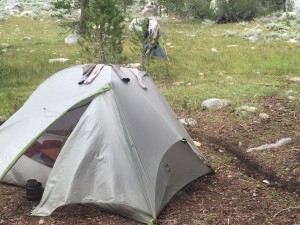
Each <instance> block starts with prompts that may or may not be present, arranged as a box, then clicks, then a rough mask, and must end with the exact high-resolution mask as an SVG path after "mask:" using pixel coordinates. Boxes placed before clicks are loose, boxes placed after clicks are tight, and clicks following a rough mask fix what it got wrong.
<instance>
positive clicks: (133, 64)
mask: <svg viewBox="0 0 300 225" xmlns="http://www.w3.org/2000/svg"><path fill="white" fill-rule="evenodd" d="M140 66H141V64H140V63H130V67H131V68H138V67H140Z"/></svg>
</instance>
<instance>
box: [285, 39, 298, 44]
mask: <svg viewBox="0 0 300 225" xmlns="http://www.w3.org/2000/svg"><path fill="white" fill-rule="evenodd" d="M287 42H288V43H291V44H296V43H298V42H299V41H298V40H296V39H289V40H288V41H287Z"/></svg>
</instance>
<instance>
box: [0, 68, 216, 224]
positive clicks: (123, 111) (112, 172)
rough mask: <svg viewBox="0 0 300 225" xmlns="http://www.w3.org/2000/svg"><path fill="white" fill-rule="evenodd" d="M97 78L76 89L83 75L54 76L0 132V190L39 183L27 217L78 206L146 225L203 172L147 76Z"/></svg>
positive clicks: (77, 71)
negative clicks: (37, 197)
mask: <svg viewBox="0 0 300 225" xmlns="http://www.w3.org/2000/svg"><path fill="white" fill-rule="evenodd" d="M94 70H95V68H94ZM97 73H98V74H97V76H95V77H94V78H93V79H94V80H93V81H92V82H88V83H82V82H81V83H82V85H79V84H78V82H79V81H80V80H82V78H83V74H84V70H83V66H75V67H71V68H68V69H65V70H62V71H60V72H58V73H56V74H54V75H53V76H51V77H50V78H49V79H47V80H46V81H45V82H44V83H42V84H41V85H40V86H39V87H38V88H37V89H36V91H35V92H34V93H33V94H32V95H31V97H30V98H29V99H28V100H27V101H26V103H25V104H24V105H23V107H22V108H20V109H19V110H18V111H17V112H16V113H15V114H14V115H13V116H12V117H11V118H9V119H8V120H7V121H6V122H5V123H4V124H3V125H2V126H1V127H0V180H1V181H2V182H6V183H11V184H14V185H19V186H25V184H26V181H27V180H29V179H32V178H35V179H37V180H38V181H39V182H41V183H42V185H43V187H44V188H45V189H44V193H43V196H42V199H41V201H40V203H39V205H38V206H37V207H36V208H35V209H34V210H33V211H32V213H31V214H32V215H34V216H48V215H50V214H51V213H52V212H53V211H54V210H55V209H56V208H58V207H60V206H62V205H67V204H77V203H80V204H89V205H94V206H98V207H100V208H102V209H104V210H109V211H112V212H115V213H118V214H121V215H124V216H127V217H130V218H132V219H135V220H137V221H140V222H144V223H149V222H150V221H153V220H155V219H156V217H157V215H158V214H159V213H160V212H161V211H162V209H163V208H164V206H166V204H167V203H168V202H169V201H170V199H171V198H172V197H173V196H174V195H175V194H176V193H177V192H178V191H179V190H180V189H182V188H183V187H184V186H186V185H187V184H189V183H190V182H191V181H193V180H195V179H197V178H198V177H200V176H202V175H204V174H207V173H209V172H210V169H209V167H208V166H207V165H206V164H205V159H204V157H203V155H202V153H201V152H200V151H199V150H198V149H197V147H196V146H195V145H194V143H193V140H192V139H191V137H190V136H189V135H188V133H187V132H186V130H185V129H184V127H183V126H182V125H181V124H180V123H179V122H178V120H177V119H176V116H175V114H174V113H173V111H172V110H171V108H170V107H169V106H168V104H167V102H166V101H165V99H164V98H163V97H162V95H161V94H160V92H159V91H158V89H157V88H156V86H155V84H154V82H153V81H152V80H151V78H150V77H149V76H148V75H146V74H144V73H141V72H139V71H137V70H132V69H130V68H120V67H117V66H112V65H102V67H101V69H100V70H99V71H98V72H97Z"/></svg>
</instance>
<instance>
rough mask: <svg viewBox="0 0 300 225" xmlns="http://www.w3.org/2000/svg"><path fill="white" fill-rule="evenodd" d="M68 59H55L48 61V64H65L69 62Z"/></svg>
mask: <svg viewBox="0 0 300 225" xmlns="http://www.w3.org/2000/svg"><path fill="white" fill-rule="evenodd" d="M69 60H70V59H67V58H56V59H49V63H54V62H62V63H63V62H66V61H69Z"/></svg>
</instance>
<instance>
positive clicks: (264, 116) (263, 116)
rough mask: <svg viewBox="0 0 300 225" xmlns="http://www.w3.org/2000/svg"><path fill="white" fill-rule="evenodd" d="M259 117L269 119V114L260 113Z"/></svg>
mask: <svg viewBox="0 0 300 225" xmlns="http://www.w3.org/2000/svg"><path fill="white" fill-rule="evenodd" d="M259 118H261V119H263V120H267V119H270V116H269V115H268V114H267V113H260V114H259Z"/></svg>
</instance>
